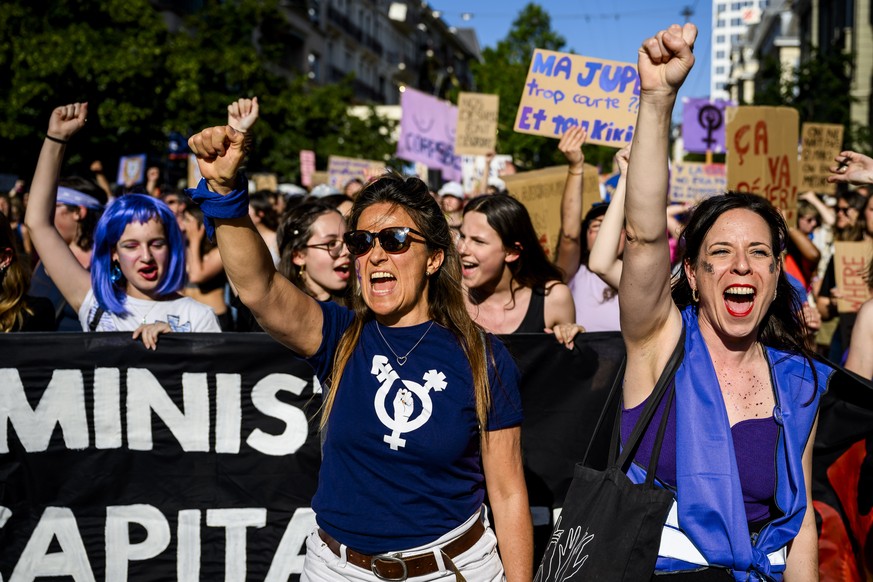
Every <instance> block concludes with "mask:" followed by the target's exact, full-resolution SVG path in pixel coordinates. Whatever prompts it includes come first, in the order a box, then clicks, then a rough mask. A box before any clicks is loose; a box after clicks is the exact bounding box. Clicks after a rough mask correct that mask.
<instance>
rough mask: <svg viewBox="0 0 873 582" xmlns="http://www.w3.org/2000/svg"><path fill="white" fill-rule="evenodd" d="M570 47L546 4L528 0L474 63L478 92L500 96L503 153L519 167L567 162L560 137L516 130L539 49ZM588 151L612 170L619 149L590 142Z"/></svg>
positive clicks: (590, 157)
mask: <svg viewBox="0 0 873 582" xmlns="http://www.w3.org/2000/svg"><path fill="white" fill-rule="evenodd" d="M565 45H566V41H565V39H564V37H562V36H561V35H560V34H558V33H557V32H555V31H553V30H552V24H551V18H550V16H549V14H548V13H547V12H546V11H545V10H544V9H543V8H542V7H541V6H539V5H537V4H534V3H529V4H528V5H527V6H525V7H524V8H523V9H522V10H521V12H520V13H519V14H518V16H517V17H516V19H515V21H513V23H512V28H511V29H510V30H509V33H507V35H506V38H504V39H503V40H501V41H499V42H498V43H497V46H495V47H494V48H491V47H488V48H486V49H485V50H483V51H482V62H481V63H478V64H476V65H475V66H474V67H473V75H474V78H475V81H476V88H477V90H478V91H480V92H482V93H496V94H498V95H500V112H499V120H498V141H497V150H498V153H501V154H509V155H511V156H512V157H513V159H514V160H515V163H516V165H517V166H519V167H520V168H523V169H534V168H541V167H545V166H551V165H555V164H564V163H566V159H565V158H564V156H563V155H562V154H561V153H560V152H559V151H558V141H557V140H555V139H551V138H546V137H540V136H536V135H529V134H525V133H516V132H515V131H513V129H512V128H513V127H514V126H515V115H516V112H517V111H518V104H519V102H520V101H521V97H522V92H523V90H524V82H525V79H526V78H527V71H528V68H529V67H530V60H531V56H532V55H533V51H534V49H536V48H540V49H546V50H552V51H564V52H567V51H566V49H565ZM584 150H585V156H586V162H588V163H591V164H600V165H602V166H603V167H604V168H606V169H607V171H608V169H609V168H611V167H612V156H613V155H614V154H615V149H613V148H607V147H602V146H591V145H589V146H585V148H584Z"/></svg>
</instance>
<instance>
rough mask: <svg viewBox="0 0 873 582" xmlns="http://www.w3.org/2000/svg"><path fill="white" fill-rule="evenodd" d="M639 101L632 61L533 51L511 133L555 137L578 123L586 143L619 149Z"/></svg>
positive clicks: (629, 136) (628, 136)
mask: <svg viewBox="0 0 873 582" xmlns="http://www.w3.org/2000/svg"><path fill="white" fill-rule="evenodd" d="M639 101H640V78H639V75H638V74H637V67H636V65H635V64H633V63H621V62H616V61H607V60H603V59H595V58H591V57H583V56H580V55H571V54H567V53H559V52H554V51H547V50H543V49H536V50H535V51H534V54H533V58H531V62H530V69H529V70H528V73H527V80H526V81H525V84H524V90H523V91H522V96H521V102H520V103H519V105H518V113H517V114H516V117H515V131H518V132H521V133H531V134H534V135H544V136H546V137H553V138H560V137H561V136H562V135H563V134H564V132H565V131H567V130H568V129H570V128H571V127H577V126H582V127H584V128H585V129H586V130H587V131H588V143H591V144H599V145H606V146H612V147H616V148H620V147H622V146H624V145H625V144H627V143H629V142H630V141H631V139H632V138H633V133H634V126H635V125H636V121H637V109H638V108H639Z"/></svg>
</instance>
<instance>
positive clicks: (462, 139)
mask: <svg viewBox="0 0 873 582" xmlns="http://www.w3.org/2000/svg"><path fill="white" fill-rule="evenodd" d="M499 110H500V96H499V95H488V94H485V93H465V92H461V93H459V94H458V132H457V134H456V136H455V153H456V154H458V155H470V156H477V155H483V156H484V155H486V154H489V153H491V152H493V151H495V149H496V148H497V114H498V112H499Z"/></svg>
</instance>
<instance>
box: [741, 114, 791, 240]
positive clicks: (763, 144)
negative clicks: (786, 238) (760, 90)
mask: <svg viewBox="0 0 873 582" xmlns="http://www.w3.org/2000/svg"><path fill="white" fill-rule="evenodd" d="M798 123H799V116H798V113H797V110H796V109H792V108H790V107H728V108H727V141H728V154H727V184H728V190H737V191H740V192H752V193H754V194H758V195H760V196H763V197H764V198H766V199H767V200H769V201H770V202H771V203H772V204H773V205H774V206H776V207H777V208H781V209H782V210H783V211H784V213H785V220H786V221H787V222H788V224H789V225H794V224H796V221H797V186H798V184H799V183H800V176H799V174H800V172H799V170H798V163H797V143H798Z"/></svg>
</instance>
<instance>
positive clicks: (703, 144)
mask: <svg viewBox="0 0 873 582" xmlns="http://www.w3.org/2000/svg"><path fill="white" fill-rule="evenodd" d="M729 105H731V106H732V105H734V103H733V102H732V101H724V100H723V99H716V100H715V101H710V100H709V99H708V98H706V97H704V98H698V99H691V98H688V97H686V98H683V99H682V142H683V144H684V147H685V151H687V152H691V153H696V154H705V153H706V152H715V153H723V152H724V151H725V143H724V136H725V109H726V108H727V107H728V106H729Z"/></svg>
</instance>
